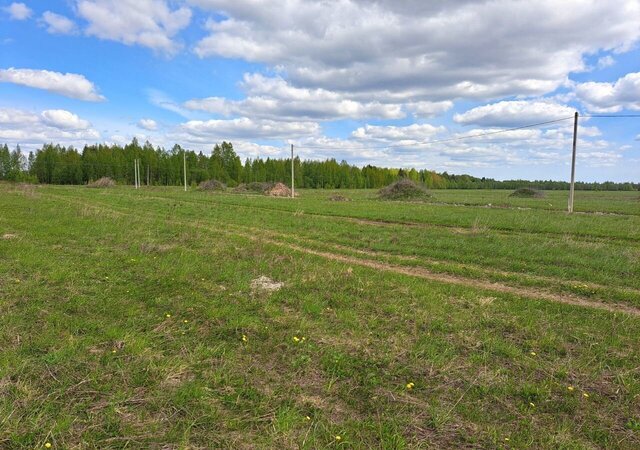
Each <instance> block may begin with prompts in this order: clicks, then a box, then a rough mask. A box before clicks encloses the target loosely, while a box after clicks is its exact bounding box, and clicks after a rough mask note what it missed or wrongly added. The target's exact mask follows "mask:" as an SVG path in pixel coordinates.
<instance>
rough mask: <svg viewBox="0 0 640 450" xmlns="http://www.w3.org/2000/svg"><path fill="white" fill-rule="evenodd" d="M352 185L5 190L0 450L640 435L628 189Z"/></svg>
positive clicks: (0, 228)
mask: <svg viewBox="0 0 640 450" xmlns="http://www.w3.org/2000/svg"><path fill="white" fill-rule="evenodd" d="M341 194H342V195H345V196H347V197H350V198H351V200H352V201H349V202H332V201H329V200H328V198H329V196H330V195H331V192H327V191H303V192H302V193H301V195H300V197H299V198H297V199H294V200H292V199H278V198H269V197H263V196H248V195H239V194H211V193H205V192H197V191H190V192H183V191H182V190H180V189H178V188H143V189H140V190H137V191H136V190H134V189H132V188H130V187H118V188H114V189H104V190H92V189H87V188H84V187H54V186H49V187H45V186H41V187H29V186H17V185H9V184H3V185H0V448H3V449H4V448H7V449H22V448H28V449H34V448H44V446H45V444H46V443H50V444H51V448H56V449H74V448H97V449H116V448H155V449H174V448H175V449H200V448H203V449H204V448H256V449H262V448H309V449H312V448H363V449H364V448H384V449H401V448H562V449H583V448H586V449H590V448H624V449H626V448H628V449H632V448H640V344H639V342H640V340H639V336H640V194H639V193H638V192H577V195H576V210H577V211H578V212H577V213H576V214H573V215H567V214H566V213H565V212H564V211H563V210H564V209H565V207H566V198H567V193H566V192H547V193H546V196H545V198H542V199H512V198H509V197H508V194H509V191H453V190H452V191H449V190H447V191H435V192H434V196H433V198H432V199H431V200H430V202H428V203H404V202H384V201H379V200H376V199H375V192H373V191H341ZM260 276H267V277H269V278H271V279H272V280H275V281H277V282H282V283H284V285H283V287H282V288H281V289H280V290H278V291H274V292H271V293H269V292H267V291H264V290H260V289H253V288H252V287H251V285H252V281H253V280H255V279H257V278H258V277H260Z"/></svg>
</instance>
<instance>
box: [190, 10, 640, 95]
mask: <svg viewBox="0 0 640 450" xmlns="http://www.w3.org/2000/svg"><path fill="white" fill-rule="evenodd" d="M191 3H192V4H194V5H198V6H200V7H203V8H207V9H209V10H211V11H215V12H217V13H219V14H221V15H222V17H223V19H221V20H209V21H208V22H207V24H206V29H207V30H208V32H209V36H207V37H205V38H203V39H202V40H200V42H198V43H197V45H196V46H195V48H194V51H195V53H196V54H197V55H198V56H200V57H202V58H205V57H210V56H212V57H218V56H222V57H226V58H239V59H244V60H247V61H252V62H261V63H266V64H269V65H271V66H272V67H274V68H278V69H281V70H282V72H283V73H286V74H287V77H288V80H289V82H290V83H292V84H293V85H294V86H296V87H299V88H321V89H324V90H327V91H331V92H344V93H348V94H349V96H350V98H351V99H352V100H357V98H356V97H355V95H356V94H363V95H366V96H367V97H368V98H370V99H375V100H377V101H381V102H382V101H383V98H385V97H395V98H396V99H398V98H404V99H405V100H407V99H408V100H410V101H412V102H418V101H424V100H426V101H446V100H453V99H456V98H469V99H493V98H499V97H504V96H511V95H540V94H545V93H549V92H551V91H553V90H555V89H556V88H557V87H559V86H561V85H563V84H564V83H566V81H567V78H568V75H569V74H570V73H572V72H577V71H584V70H587V69H588V67H587V65H586V64H585V61H584V57H585V55H589V54H593V53H595V52H598V51H618V52H620V51H626V50H628V49H630V48H631V47H632V46H633V44H634V43H636V42H637V41H638V39H639V38H640V27H638V26H637V24H638V23H639V22H640V3H638V1H637V0H625V1H620V2H617V3H616V7H615V8H612V7H611V5H610V4H609V3H607V2H594V1H591V0H573V1H569V2H560V3H559V2H557V1H555V0H541V1H537V2H523V1H515V0H495V1H491V2H485V1H483V2H479V1H463V2H443V1H438V2H419V1H407V2H397V1H391V0H380V1H376V2H372V1H370V0H341V1H326V2H317V1H312V0H289V1H286V2H282V3H281V4H279V5H278V7H277V8H273V7H263V6H262V5H261V4H260V3H259V2H247V1H237V0H234V1H230V0H191ZM505 17H509V20H505V19H504V18H505ZM602 23H608V24H615V26H599V25H600V24H602ZM585 29H588V30H589V33H584V32H583V30H585Z"/></svg>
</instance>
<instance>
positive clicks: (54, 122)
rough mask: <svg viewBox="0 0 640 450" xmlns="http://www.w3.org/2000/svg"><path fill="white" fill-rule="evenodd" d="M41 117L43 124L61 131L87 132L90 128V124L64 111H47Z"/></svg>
mask: <svg viewBox="0 0 640 450" xmlns="http://www.w3.org/2000/svg"><path fill="white" fill-rule="evenodd" d="M41 115H42V121H43V122H44V123H45V124H47V125H48V126H50V127H54V128H59V129H61V130H87V129H89V128H90V127H91V123H89V122H88V121H86V120H84V119H81V118H80V117H78V116H77V115H75V114H73V113H72V112H69V111H66V110H64V109H48V110H46V111H42V114H41Z"/></svg>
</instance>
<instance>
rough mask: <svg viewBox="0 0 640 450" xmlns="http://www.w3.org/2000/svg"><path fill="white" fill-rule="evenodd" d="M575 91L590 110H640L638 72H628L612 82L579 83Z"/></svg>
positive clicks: (639, 79) (639, 80)
mask: <svg viewBox="0 0 640 450" xmlns="http://www.w3.org/2000/svg"><path fill="white" fill-rule="evenodd" d="M575 93H576V96H577V97H578V99H579V100H580V101H581V102H582V103H584V105H585V106H586V107H587V108H588V109H589V110H590V111H594V112H619V111H622V110H624V109H630V110H634V111H640V72H635V73H628V74H626V75H625V76H624V77H622V78H619V79H618V80H617V81H615V82H613V83H606V82H593V81H590V82H587V83H580V84H578V85H576V87H575Z"/></svg>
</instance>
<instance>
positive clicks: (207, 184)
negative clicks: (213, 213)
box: [198, 180, 227, 191]
mask: <svg viewBox="0 0 640 450" xmlns="http://www.w3.org/2000/svg"><path fill="white" fill-rule="evenodd" d="M226 188H227V187H226V186H225V185H224V183H222V182H221V181H218V180H207V181H203V182H202V183H200V184H199V185H198V189H200V190H201V191H224V190H225V189H226Z"/></svg>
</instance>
